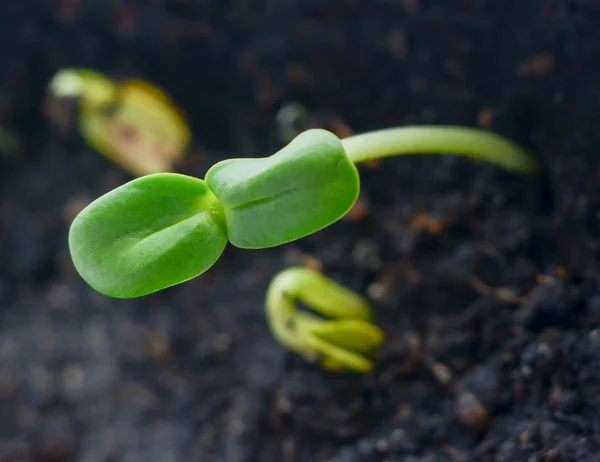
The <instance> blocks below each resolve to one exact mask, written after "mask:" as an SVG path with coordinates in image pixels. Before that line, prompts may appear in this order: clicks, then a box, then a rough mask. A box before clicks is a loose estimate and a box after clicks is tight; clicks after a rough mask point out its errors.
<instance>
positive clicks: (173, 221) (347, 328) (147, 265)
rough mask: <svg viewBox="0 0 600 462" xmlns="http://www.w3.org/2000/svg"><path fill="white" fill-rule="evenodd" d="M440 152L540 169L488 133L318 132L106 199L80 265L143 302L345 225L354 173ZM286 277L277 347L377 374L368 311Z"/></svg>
mask: <svg viewBox="0 0 600 462" xmlns="http://www.w3.org/2000/svg"><path fill="white" fill-rule="evenodd" d="M439 152H443V153H449V152H452V153H456V154H461V155H465V156H469V157H473V158H477V159H483V160H487V161H490V162H492V163H495V164H496V165H499V166H501V167H503V168H505V169H507V170H509V171H513V172H516V173H531V172H534V171H535V168H536V167H535V162H534V160H533V159H532V158H531V157H529V155H528V154H527V153H526V152H525V151H524V150H522V149H521V148H520V147H518V146H517V145H515V144H513V143H511V142H510V141H508V140H505V139H504V138H501V137H499V136H498V135H495V134H493V133H490V132H486V131H482V130H476V129H470V128H462V127H434V126H426V127H401V128H394V129H388V130H380V131H375V132H370V133H365V134H362V135H356V136H351V137H348V138H345V139H339V138H338V137H337V136H336V135H334V134H333V133H331V132H328V131H325V130H320V129H314V130H308V131H306V132H304V133H302V134H300V135H299V136H297V137H296V138H295V139H294V140H293V141H292V142H291V143H290V144H288V145H287V146H285V147H284V148H283V149H281V150H280V151H279V152H277V153H275V154H273V155H272V156H270V157H265V158H258V159H229V160H225V161H222V162H219V163H217V164H216V165H214V166H213V167H212V168H211V169H210V170H209V171H208V172H207V174H206V179H205V180H201V179H198V178H193V177H190V176H185V175H178V174H172V173H161V174H155V175H149V176H146V177H143V178H139V179H136V180H133V181H131V182H129V183H127V184H125V185H123V186H120V187H119V188H117V189H115V190H113V191H111V192H109V193H108V194H106V195H104V196H102V197H100V198H99V199H97V200H96V201H94V202H93V203H91V204H90V205H89V206H88V207H86V208H85V209H84V210H83V211H82V212H81V213H80V214H79V215H78V216H77V217H76V218H75V220H74V221H73V224H72V226H71V230H70V234H69V245H70V249H71V255H72V258H73V262H74V264H75V267H76V268H77V270H78V271H79V273H80V274H81V276H82V277H83V278H84V279H85V280H86V281H87V282H88V283H89V284H90V285H91V286H92V287H93V288H95V289H96V290H98V291H100V292H102V293H104V294H106V295H110V296H113V297H118V298H131V297H140V296H142V295H146V294H149V293H152V292H156V291H158V290H161V289H164V288H166V287H170V286H173V285H175V284H179V283H181V282H183V281H186V280H188V279H191V278H193V277H196V276H198V275H200V274H202V273H203V272H205V271H206V270H208V269H209V268H210V267H211V266H212V265H213V264H214V263H215V262H216V261H217V260H218V258H219V256H220V255H221V253H222V252H223V250H224V248H225V246H226V244H227V242H228V241H229V242H231V243H232V244H233V245H234V246H236V247H241V248H246V249H261V248H263V249H264V248H269V247H275V246H279V245H282V244H285V243H288V242H291V241H294V240H297V239H300V238H302V237H304V236H307V235H309V234H312V233H314V232H316V231H319V230H320V229H323V228H325V227H327V226H329V225H331V224H332V223H334V222H336V221H337V220H339V219H340V218H341V217H343V216H344V215H345V214H346V213H347V212H348V211H349V210H350V208H351V207H352V206H353V204H354V203H355V201H356V199H357V197H358V193H359V189H360V181H359V176H358V171H357V169H356V167H355V165H354V164H355V163H356V162H362V161H368V160H372V159H377V158H381V157H387V156H391V155H402V154H413V153H439ZM282 274H283V275H280V276H281V277H279V276H278V277H277V278H276V279H275V282H274V284H273V285H272V286H271V288H270V289H269V296H268V300H267V308H268V310H267V312H268V317H269V323H270V326H271V328H272V329H273V332H274V333H275V335H276V336H277V338H278V339H279V340H280V341H281V342H282V343H284V344H285V345H287V346H288V347H290V348H292V349H295V350H297V351H299V352H301V353H304V354H309V355H317V356H319V355H321V356H322V360H321V363H322V364H323V365H324V366H326V367H328V368H330V369H343V368H349V369H353V370H368V369H369V368H370V366H368V359H366V356H368V353H370V352H371V350H372V349H374V348H375V347H376V346H377V345H378V344H379V343H380V341H379V339H380V338H381V336H380V335H379V334H378V333H377V334H376V332H379V331H377V330H376V328H375V327H374V326H371V327H368V326H367V324H368V323H369V313H370V310H369V308H368V306H367V305H366V302H364V301H362V300H360V301H356V300H358V299H356V298H355V297H356V296H355V295H354V294H351V293H350V292H347V291H344V290H343V289H342V288H339V287H337V286H334V285H333V284H332V283H329V282H327V280H326V279H323V277H321V276H316V275H313V274H310V273H307V272H306V271H304V272H301V271H299V270H294V271H293V272H284V273H282ZM288 291H289V293H287V292H288ZM294 297H299V298H300V299H302V300H305V301H308V302H309V304H310V305H312V306H313V307H314V308H316V309H317V310H318V311H320V312H322V313H325V314H329V315H333V317H334V318H338V317H339V318H340V319H337V320H332V321H328V322H323V321H320V320H319V321H317V320H316V318H315V317H314V315H311V314H308V313H305V312H297V311H294V310H293V309H292V305H291V304H292V303H293V302H292V300H293V299H294ZM349 299H352V300H355V301H354V302H352V301H351V302H348V301H347V300H349ZM342 300H344V301H342ZM353 306H354V308H352V307H353ZM286 320H287V321H290V320H291V321H290V322H291V324H286ZM364 361H367V363H365V362H364Z"/></svg>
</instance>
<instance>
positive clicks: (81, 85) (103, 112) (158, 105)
mask: <svg viewBox="0 0 600 462" xmlns="http://www.w3.org/2000/svg"><path fill="white" fill-rule="evenodd" d="M50 93H51V95H52V96H53V97H55V98H57V99H58V100H59V101H60V100H62V99H64V98H75V99H76V100H77V101H78V103H79V104H78V105H79V114H78V116H79V127H80V131H81V134H82V136H83V138H84V139H85V140H86V141H87V143H88V144H89V145H90V146H91V147H92V148H94V149H96V150H97V151H99V152H100V153H102V154H104V155H106V156H107V157H108V158H110V159H111V160H112V161H113V162H115V163H116V164H117V165H119V166H120V167H121V168H123V169H125V170H127V171H129V172H130V173H131V174H133V175H135V176H143V175H149V174H152V173H159V172H169V171H172V170H173V166H174V165H175V164H176V163H177V162H179V161H180V160H181V158H182V157H183V154H184V152H185V149H186V148H187V145H188V143H189V138H190V133H189V130H188V127H187V124H186V122H185V120H184V119H183V117H182V116H181V114H180V111H179V109H178V108H177V106H176V105H175V104H174V103H173V101H172V100H171V98H170V97H169V96H168V95H167V94H166V93H165V92H163V91H162V90H161V89H159V88H158V87H156V86H154V85H152V84H150V83H148V82H144V81H142V80H127V81H125V82H115V81H113V80H111V79H109V78H108V77H107V76H105V75H103V74H100V73H98V72H96V71H93V70H90V69H64V70H61V71H59V72H58V73H57V74H56V75H55V76H54V77H53V78H52V80H51V82H50Z"/></svg>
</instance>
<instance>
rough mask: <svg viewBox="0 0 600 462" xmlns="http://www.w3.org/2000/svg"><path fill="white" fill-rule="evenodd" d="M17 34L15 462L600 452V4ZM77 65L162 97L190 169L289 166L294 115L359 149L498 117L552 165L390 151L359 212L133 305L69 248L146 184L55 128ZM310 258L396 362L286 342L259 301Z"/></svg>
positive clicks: (2, 368)
mask: <svg viewBox="0 0 600 462" xmlns="http://www.w3.org/2000/svg"><path fill="white" fill-rule="evenodd" d="M0 17H1V18H2V29H1V32H0V37H1V39H0V40H1V49H0V50H1V51H0V126H1V127H2V130H3V133H5V132H4V131H6V130H8V132H9V133H11V134H12V135H17V136H18V137H19V139H20V146H19V148H18V149H17V150H16V151H15V149H14V148H11V147H10V145H9V144H8V142H6V141H4V142H2V143H0V152H1V153H2V155H0V191H1V192H0V239H1V242H2V246H1V247H0V262H1V265H0V316H1V320H0V461H2V462H21V461H35V462H64V461H78V462H109V461H110V462H112V461H114V462H116V461H119V462H121V461H123V462H147V461H153V462H171V461H173V462H178V461H201V462H205V461H206V462H210V461H225V462H275V461H277V462H305V461H331V462H354V461H357V462H358V461H365V462H370V461H380V462H383V461H386V462H392V461H407V462H419V461H421V462H425V461H427V462H434V461H436V462H437V461H444V462H445V461H451V462H462V461H498V462H500V461H528V462H533V461H538V462H559V461H582V462H583V461H598V460H600V258H599V257H600V234H599V231H600V215H599V212H598V210H600V189H599V188H600V168H599V165H600V163H599V162H598V152H599V150H600V132H599V131H598V126H599V125H600V92H599V90H598V81H599V79H600V59H599V58H600V27H598V24H600V8H599V7H598V5H597V3H596V2H595V1H593V0H529V1H521V2H510V1H504V0H484V1H474V0H461V1H453V2H450V1H447V0H397V1H393V0H328V1H327V2H325V1H322V0H302V1H300V0H278V1H267V0H263V1H259V0H255V1H243V0H227V1H226V0H214V1H193V0H164V1H156V2H151V1H142V0H138V1H133V0H131V1H126V0H123V1H108V0H106V1H103V0H61V1H58V0H55V1H48V0H27V1H17V0H10V1H8V0H6V1H3V2H1V6H0ZM67 66H87V67H92V68H95V69H97V70H100V71H103V72H107V73H110V74H111V75H113V76H115V77H121V78H131V77H137V78H143V79H147V80H150V81H153V82H155V83H157V84H159V85H160V86H161V87H163V88H164V89H165V90H166V91H168V92H169V93H170V94H171V95H172V96H173V97H174V99H175V100H176V101H177V102H178V103H179V104H180V106H181V107H182V108H183V109H184V111H185V112H186V113H187V115H188V117H189V120H190V121H191V123H192V126H193V130H194V136H195V140H194V146H193V147H192V148H191V150H190V152H189V154H188V156H187V158H186V161H185V163H184V164H183V165H182V166H181V168H180V171H181V172H183V173H187V174H191V175H197V176H200V177H201V176H203V175H204V173H205V172H206V170H207V169H208V168H209V167H210V165H212V164H213V163H215V162H216V161H218V160H220V159H223V158H226V157H232V156H262V155H267V154H270V153H271V152H274V151H275V150H276V149H278V147H280V146H281V141H280V140H279V139H278V138H277V130H276V128H277V127H276V122H275V115H276V113H277V110H278V109H279V107H280V106H281V105H282V104H286V103H290V102H301V103H302V104H305V105H306V106H307V107H308V108H309V109H310V111H312V114H313V115H314V118H315V120H318V121H321V122H322V123H323V124H326V123H332V122H331V121H332V120H336V121H337V122H336V123H338V125H339V123H340V121H343V123H344V124H345V125H346V126H347V127H351V128H352V129H353V130H355V131H357V132H362V131H366V130H369V129H373V128H380V127H387V126H394V125H399V124H407V123H415V124H424V123H436V124H437V123H443V124H464V125H469V126H477V125H479V126H482V127H489V128H492V129H494V130H496V131H498V132H499V133H502V134H505V135H507V136H509V137H510V138H512V139H514V140H517V141H519V142H521V143H523V144H524V145H526V146H528V147H529V148H530V149H531V150H532V151H533V152H535V153H536V155H537V156H538V158H539V160H540V164H541V165H542V167H543V168H542V173H541V174H540V175H539V176H538V177H536V178H524V177H518V176H514V175H510V174H507V173H505V172H503V171H500V170H499V169H497V168H495V167H493V166H490V165H487V164H482V163H472V162H469V161H466V160H465V159H461V158H455V157H452V156H441V157H436V156H424V157H406V158H395V159H388V160H385V161H384V162H381V163H380V164H379V165H377V166H371V167H368V166H366V167H362V168H361V177H362V181H363V189H362V194H361V204H362V206H363V209H362V213H359V214H353V215H352V218H348V219H344V220H342V221H340V222H338V223H336V224H335V225H333V226H331V227H330V228H328V229H326V230H324V231H322V232H319V233H317V234H315V235H313V236H310V237H308V238H306V239H303V240H301V241H298V242H295V243H293V244H290V245H286V246H283V247H280V248H276V249H270V250H266V251H243V250H239V249H235V248H231V247H230V248H228V249H227V250H226V252H225V254H224V256H223V258H222V260H221V261H219V263H218V264H217V265H216V266H215V267H214V268H213V269H211V270H210V271H209V272H208V273H206V274H205V275H203V276H201V277H199V278H197V279H194V280H192V281H190V282H187V283H185V284H182V285H179V286H177V287H174V288H171V289H168V290H165V291H163V292H160V293H157V294H154V295H152V296H148V297H144V298H142V299H138V300H129V301H123V300H113V299H109V298H107V297H104V296H102V295H100V294H98V293H95V292H93V291H92V290H91V289H90V288H89V287H87V286H86V285H85V283H84V282H82V280H81V279H80V278H79V276H78V275H77V274H76V272H75V271H74V269H73V267H72V265H71V262H70V259H69V254H68V248H67V240H66V236H67V232H68V227H69V223H70V220H71V219H72V218H73V216H74V215H75V214H76V213H77V211H78V210H80V209H81V207H83V206H84V205H85V204H86V203H88V202H89V201H91V200H92V199H94V198H95V197H98V196H99V195H101V194H103V193H105V192H107V191H109V190H110V189H112V188H114V187H116V186H118V185H120V184H122V183H123V182H125V181H128V180H129V179H131V177H130V176H128V174H127V173H125V172H122V171H120V170H119V169H118V168H117V167H116V166H114V165H113V164H111V163H110V162H109V161H108V160H106V159H105V158H104V157H102V156H100V155H98V154H97V153H95V152H94V151H93V150H91V149H90V148H88V147H87V146H86V145H85V143H84V142H83V141H82V140H81V139H80V138H79V136H78V134H77V132H76V131H75V130H70V131H64V132H61V131H58V130H56V128H55V127H53V126H52V125H51V124H49V121H48V119H47V118H45V117H44V115H43V113H42V110H41V109H42V105H43V97H44V92H45V85H46V84H47V82H48V80H49V79H50V78H51V76H52V75H53V73H54V72H56V71H57V70H58V69H60V68H62V67H67ZM290 264H311V265H315V264H317V265H319V266H321V267H322V269H323V271H324V273H325V274H327V275H328V276H330V277H332V278H334V279H336V280H338V281H340V282H342V283H344V284H346V285H347V286H349V287H351V288H353V289H355V290H357V291H359V292H361V293H364V294H366V295H367V296H369V297H370V299H371V301H372V303H373V306H374V307H375V309H376V311H377V315H378V323H379V324H380V325H381V326H382V327H384V329H385V330H386V332H387V341H386V344H385V346H384V348H383V350H382V352H381V355H380V358H379V360H378V362H377V367H376V370H375V372H373V373H372V374H369V375H365V376H357V375H352V374H332V373H327V372H324V371H322V370H320V369H318V368H317V367H316V366H314V365H311V364H308V363H306V362H305V361H304V360H303V359H301V358H298V357H297V356H296V355H294V354H292V353H288V352H286V351H284V349H283V348H282V347H280V346H279V345H278V344H277V343H276V342H275V340H274V339H273V338H272V337H271V335H270V334H269V331H268V329H267V327H266V324H265V317H264V313H263V296H264V293H265V289H266V287H267V285H268V283H269V281H270V279H271V278H272V277H273V276H274V275H275V274H276V273H277V271H279V270H280V269H282V268H285V267H287V266H288V265H290Z"/></svg>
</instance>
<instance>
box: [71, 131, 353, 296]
mask: <svg viewBox="0 0 600 462" xmlns="http://www.w3.org/2000/svg"><path fill="white" fill-rule="evenodd" d="M359 188H360V183H359V177H358V172H357V170H356V167H355V166H354V163H353V162H352V161H351V160H350V159H349V158H348V156H347V155H346V152H345V150H344V148H343V146H342V143H341V141H340V140H339V138H338V137H337V136H335V135H334V134H333V133H330V132H328V131H325V130H309V131H306V132H304V133H302V134H301V135H299V136H298V137H296V138H295V139H294V140H293V141H292V142H291V143H290V144H289V145H287V146H286V147H284V148H283V149H281V150H280V151H279V152H277V153H275V154H273V155H272V156H270V157H266V158H260V159H229V160H225V161H223V162H220V163H218V164H216V165H214V166H213V167H212V168H211V169H210V170H209V171H208V173H207V175H206V179H205V180H201V179H197V178H193V177H189V176H185V175H180V174H172V173H159V174H154V175H148V176H145V177H142V178H139V179H137V180H133V181H131V182H129V183H127V184H125V185H123V186H121V187H119V188H117V189H115V190H113V191H111V192H109V193H107V194H106V195H104V196H102V197H100V198H99V199H97V200H95V201H94V202H92V203H91V204H90V205H89V206H88V207H86V208H85V209H84V210H83V211H82V212H81V213H80V214H79V215H78V216H77V217H76V218H75V220H74V221H73V224H72V226H71V230H70V234H69V246H70V249H71V255H72V258H73V262H74V264H75V267H76V268H77V270H78V272H79V273H80V274H81V276H82V277H83V278H84V279H85V280H86V281H87V282H88V283H89V284H90V285H91V286H92V287H93V288H94V289H96V290H98V291H99V292H101V293H103V294H105V295H110V296H113V297H117V298H133V297H139V296H142V295H146V294H149V293H152V292H156V291H158V290H161V289H164V288H166V287H170V286H173V285H175V284H178V283H181V282H184V281H186V280H189V279H191V278H194V277H196V276H198V275H200V274H201V273H203V272H204V271H206V270H207V269H209V268H210V267H211V266H212V265H213V264H214V263H215V262H216V261H217V260H218V258H219V256H220V255H221V253H222V252H223V250H224V249H225V246H226V245H227V242H228V241H229V242H231V243H232V244H233V245H235V246H237V247H241V248H247V249H260V248H268V247H274V246H278V245H281V244H285V243H287V242H291V241H293V240H296V239H299V238H301V237H304V236H307V235H309V234H311V233H314V232H316V231H318V230H320V229H322V228H324V227H326V226H328V225H330V224H331V223H333V222H335V221H337V220H338V219H339V218H341V217H342V216H344V215H345V214H346V212H347V211H348V210H349V209H350V208H351V207H352V205H353V204H354V202H355V201H356V199H357V197H358V193H359Z"/></svg>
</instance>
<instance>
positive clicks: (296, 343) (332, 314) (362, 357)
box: [266, 267, 384, 372]
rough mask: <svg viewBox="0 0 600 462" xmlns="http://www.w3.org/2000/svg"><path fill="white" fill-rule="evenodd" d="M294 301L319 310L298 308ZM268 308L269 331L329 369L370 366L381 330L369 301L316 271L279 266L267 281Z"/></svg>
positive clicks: (381, 336) (358, 368)
mask: <svg viewBox="0 0 600 462" xmlns="http://www.w3.org/2000/svg"><path fill="white" fill-rule="evenodd" d="M297 301H300V302H303V303H304V304H305V305H307V306H308V307H309V308H310V309H312V310H313V311H314V312H316V313H317V314H313V313H311V312H309V311H301V310H298V308H297V306H296V302H297ZM266 308H267V320H268V322H269V328H270V329H271V332H272V333H273V335H274V336H275V338H276V339H277V340H278V341H279V342H280V343H282V344H283V345H285V346H286V347H288V348H289V349H291V350H294V351H296V352H298V353H300V354H302V355H304V356H305V357H306V358H307V359H309V360H312V361H314V362H318V363H319V364H320V365H321V366H322V367H323V368H325V369H328V370H331V371H343V370H352V371H356V372H369V371H370V370H371V369H372V368H373V361H372V358H373V356H374V354H375V352H376V351H377V349H378V348H379V346H380V345H381V344H382V343H383V339H384V335H383V331H382V330H381V329H380V328H379V327H377V326H375V325H374V324H373V313H372V311H371V308H370V307H369V304H368V302H367V301H366V300H365V299H364V298H362V297H361V296H359V295H357V294H355V293H354V292H352V291H350V290H348V289H346V288H345V287H343V286H341V285H339V284H337V283H335V282H333V281H332V280H331V279H329V278H327V277H325V276H323V275H322V274H320V273H319V272H317V271H314V270H311V269H308V268H302V267H292V268H288V269H286V270H283V271H281V272H280V273H279V274H278V275H277V276H275V278H274V279H273V281H271V284H270V285H269V289H268V290H267V301H266ZM320 315H322V316H320ZM323 316H324V317H326V318H325V319H324V318H323Z"/></svg>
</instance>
